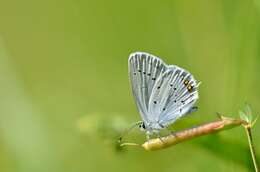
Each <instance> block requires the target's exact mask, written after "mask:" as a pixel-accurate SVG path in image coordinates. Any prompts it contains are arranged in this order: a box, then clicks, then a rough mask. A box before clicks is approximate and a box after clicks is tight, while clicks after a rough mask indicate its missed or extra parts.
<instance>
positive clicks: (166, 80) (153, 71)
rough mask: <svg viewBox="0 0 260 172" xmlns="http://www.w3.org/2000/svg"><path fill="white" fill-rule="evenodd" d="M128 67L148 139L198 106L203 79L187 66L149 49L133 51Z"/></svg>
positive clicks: (140, 123) (142, 127) (141, 123)
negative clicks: (198, 80)
mask: <svg viewBox="0 0 260 172" xmlns="http://www.w3.org/2000/svg"><path fill="white" fill-rule="evenodd" d="M128 67H129V77H130V82H131V86H132V93H133V96H134V98H135V102H136V105H137V108H138V111H139V113H140V114H141V117H142V121H141V122H139V123H138V124H139V127H140V128H141V129H142V130H144V131H145V132H146V135H147V139H149V136H150V135H152V134H158V133H159V131H160V130H162V129H164V128H167V127H168V126H169V125H171V124H173V123H174V122H175V121H176V120H177V119H179V118H181V117H183V116H184V115H186V114H188V113H189V112H191V111H193V110H194V109H196V108H195V107H194V104H195V102H196V101H197V99H198V98H199V96H198V89H197V88H198V86H199V83H197V81H196V80H195V79H194V77H193V76H192V74H191V73H190V72H188V71H187V70H185V69H182V68H180V67H178V66H176V65H167V64H165V63H164V62H163V61H162V60H161V59H160V58H158V57H156V56H154V55H151V54H148V53H145V52H135V53H132V54H130V57H129V60H128Z"/></svg>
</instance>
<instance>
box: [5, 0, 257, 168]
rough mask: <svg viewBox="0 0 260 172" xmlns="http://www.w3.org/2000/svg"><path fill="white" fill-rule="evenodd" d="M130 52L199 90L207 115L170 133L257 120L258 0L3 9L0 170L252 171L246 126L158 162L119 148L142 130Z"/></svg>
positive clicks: (29, 3)
mask: <svg viewBox="0 0 260 172" xmlns="http://www.w3.org/2000/svg"><path fill="white" fill-rule="evenodd" d="M134 51H146V52H149V53H152V54H155V55H157V56H160V57H161V58H162V59H163V60H164V61H165V62H166V63H169V64H176V65H179V66H182V67H183V68H185V69H188V70H189V71H190V72H192V73H193V74H194V76H195V77H196V78H197V79H198V80H200V81H202V84H201V86H200V99H199V101H198V106H199V110H198V111H197V112H195V113H193V114H192V115H190V116H188V117H185V118H184V119H181V120H179V121H178V122H177V123H176V124H175V125H173V127H172V129H175V130H178V129H182V128H186V127H191V126H193V125H197V124H200V123H203V122H207V121H211V120H214V119H216V118H217V117H216V112H220V113H222V114H223V115H226V116H231V117H238V110H239V109H241V108H243V106H244V103H245V102H248V103H249V104H250V105H251V107H252V109H253V112H254V115H256V114H257V113H258V114H259V113H260V107H259V104H260V97H259V96H260V89H259V88H260V77H259V73H260V1H259V0H255V1H253V0H249V1H246V0H236V1H234V0H212V1H208V0H197V1H190V0H164V1H153V0H151V1H147V0H143V1H140V0H132V1H120V0H110V1H106V0H96V1H94V0H93V1H90V0H85V1H83V0H75V1H62V0H45V1H35V0H34V1H33V0H24V1H19V0H9V1H3V0H2V1H0V171H1V172H35V171H37V172H46V171H48V172H87V171H88V172H90V171H105V172H112V171H125V172H128V171H129V172H130V171H149V172H155V171H161V172H170V171H175V172H177V171H189V172H190V171H218V172H219V171H236V172H246V171H253V166H252V163H251V159H250V154H249V151H248V146H247V140H246V135H245V132H244V130H243V128H242V127H238V128H235V129H232V130H228V131H224V132H221V133H219V134H215V135H210V136H205V137H201V138H197V139H194V140H191V141H188V142H185V143H182V144H179V145H176V146H173V147H171V148H168V149H165V150H160V151H156V152H146V151H143V150H141V149H138V148H128V149H124V150H120V149H118V147H116V146H115V144H114V143H115V142H116V138H117V136H118V134H119V133H120V132H122V131H123V129H124V128H127V127H129V126H130V125H131V124H132V123H133V122H135V121H138V120H140V116H139V114H138V112H137V110H136V107H135V104H134V100H133V97H132V95H131V92H130V86H129V81H128V73H127V71H128V69H127V59H128V55H129V54H130V53H131V52H134ZM259 130H260V124H259V123H257V124H256V126H255V128H254V129H253V135H254V138H255V144H256V149H257V154H258V157H259V158H260V146H259V145H260V132H259ZM125 140H126V141H132V142H137V143H142V142H143V141H144V140H145V136H144V134H143V133H140V132H138V130H136V131H134V132H133V133H131V134H130V135H129V136H128V137H127V138H125Z"/></svg>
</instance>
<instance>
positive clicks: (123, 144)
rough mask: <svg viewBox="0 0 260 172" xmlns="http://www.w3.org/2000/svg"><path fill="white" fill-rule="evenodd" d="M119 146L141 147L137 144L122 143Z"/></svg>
mask: <svg viewBox="0 0 260 172" xmlns="http://www.w3.org/2000/svg"><path fill="white" fill-rule="evenodd" d="M120 146H122V147H124V146H137V147H140V146H141V145H139V144H137V143H122V144H121V145H120Z"/></svg>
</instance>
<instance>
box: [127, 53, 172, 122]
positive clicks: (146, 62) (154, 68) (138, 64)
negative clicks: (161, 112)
mask: <svg viewBox="0 0 260 172" xmlns="http://www.w3.org/2000/svg"><path fill="white" fill-rule="evenodd" d="M128 68H129V78H130V82H131V87H132V92H133V95H134V98H135V102H136V105H137V108H138V111H139V113H140V114H141V117H142V119H143V121H145V122H146V123H148V122H150V121H151V120H152V117H151V116H150V115H149V113H148V106H149V99H150V96H151V93H152V90H153V87H154V85H155V82H156V81H157V80H158V78H159V77H160V76H161V75H162V74H163V73H164V72H165V71H166V68H167V67H166V65H165V64H164V62H163V61H162V60H161V59H159V58H157V57H155V56H153V55H151V54H148V53H143V52H136V53H132V54H131V55H130V56H129V60H128Z"/></svg>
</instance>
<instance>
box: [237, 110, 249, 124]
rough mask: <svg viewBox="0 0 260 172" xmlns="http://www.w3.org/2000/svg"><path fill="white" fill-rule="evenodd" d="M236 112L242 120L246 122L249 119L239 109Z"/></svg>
mask: <svg viewBox="0 0 260 172" xmlns="http://www.w3.org/2000/svg"><path fill="white" fill-rule="evenodd" d="M238 113H239V116H240V118H241V119H242V120H244V121H246V122H249V119H248V117H247V115H246V114H245V113H244V112H242V111H239V112H238Z"/></svg>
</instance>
